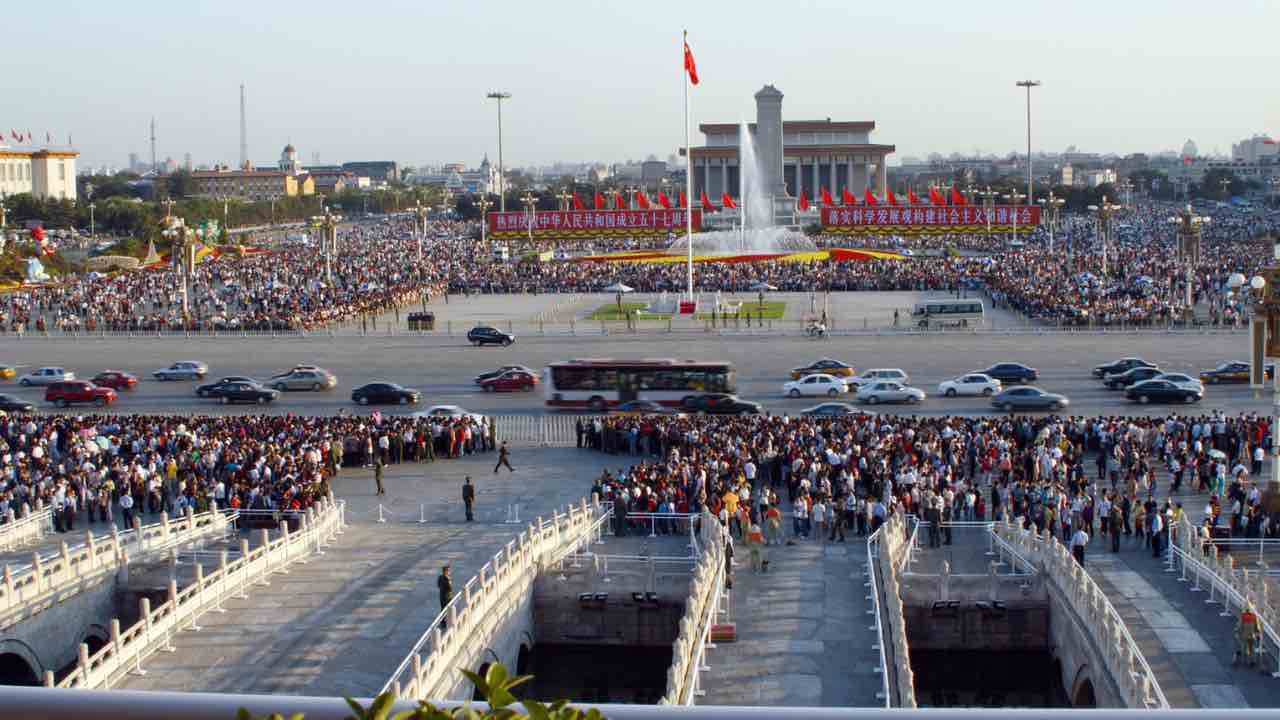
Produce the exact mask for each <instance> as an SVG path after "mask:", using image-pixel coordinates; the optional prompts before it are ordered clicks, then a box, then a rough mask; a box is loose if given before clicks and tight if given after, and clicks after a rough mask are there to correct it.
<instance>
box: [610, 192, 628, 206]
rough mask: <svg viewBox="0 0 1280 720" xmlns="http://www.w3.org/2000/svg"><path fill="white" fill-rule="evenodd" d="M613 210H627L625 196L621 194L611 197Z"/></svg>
mask: <svg viewBox="0 0 1280 720" xmlns="http://www.w3.org/2000/svg"><path fill="white" fill-rule="evenodd" d="M613 208H614V209H615V210H626V209H627V196H626V195H623V194H622V193H618V194H617V195H614V196H613Z"/></svg>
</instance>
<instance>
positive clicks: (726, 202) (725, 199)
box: [720, 193, 738, 210]
mask: <svg viewBox="0 0 1280 720" xmlns="http://www.w3.org/2000/svg"><path fill="white" fill-rule="evenodd" d="M720 204H721V205H722V206H724V207H727V208H729V209H731V210H737V209H738V203H736V202H734V201H733V198H731V197H729V193H725V194H724V195H722V196H721V197H720Z"/></svg>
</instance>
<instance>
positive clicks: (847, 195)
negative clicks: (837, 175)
mask: <svg viewBox="0 0 1280 720" xmlns="http://www.w3.org/2000/svg"><path fill="white" fill-rule="evenodd" d="M840 199H841V200H844V204H845V205H857V204H858V198H856V197H854V196H853V193H851V192H849V188H842V189H841V191H840Z"/></svg>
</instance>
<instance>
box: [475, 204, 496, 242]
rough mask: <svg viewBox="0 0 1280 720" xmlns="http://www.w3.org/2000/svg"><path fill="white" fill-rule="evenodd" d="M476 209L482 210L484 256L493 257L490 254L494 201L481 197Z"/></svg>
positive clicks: (481, 239)
mask: <svg viewBox="0 0 1280 720" xmlns="http://www.w3.org/2000/svg"><path fill="white" fill-rule="evenodd" d="M476 207H478V208H480V245H482V246H483V247H484V254H485V255H486V256H489V257H492V254H491V253H490V252H489V237H488V229H489V208H491V207H493V201H492V200H490V199H489V197H488V196H487V195H481V196H480V200H479V201H478V202H476Z"/></svg>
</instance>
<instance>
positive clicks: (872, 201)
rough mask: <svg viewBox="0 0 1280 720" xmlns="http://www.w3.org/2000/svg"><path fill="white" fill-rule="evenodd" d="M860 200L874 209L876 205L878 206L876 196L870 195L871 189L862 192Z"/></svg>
mask: <svg viewBox="0 0 1280 720" xmlns="http://www.w3.org/2000/svg"><path fill="white" fill-rule="evenodd" d="M862 199H863V200H866V201H867V204H868V205H870V206H871V207H875V206H876V205H879V204H880V203H879V202H877V201H876V196H875V195H872V194H871V188H867V189H866V190H863V191H862Z"/></svg>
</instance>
